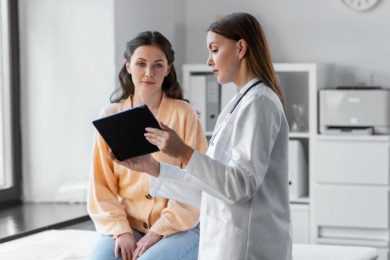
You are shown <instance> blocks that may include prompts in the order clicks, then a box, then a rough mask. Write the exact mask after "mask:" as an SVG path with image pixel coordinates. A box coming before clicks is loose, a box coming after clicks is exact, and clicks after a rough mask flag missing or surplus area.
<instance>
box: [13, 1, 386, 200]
mask: <svg viewBox="0 0 390 260" xmlns="http://www.w3.org/2000/svg"><path fill="white" fill-rule="evenodd" d="M19 6H20V20H21V21H20V40H21V46H20V47H21V66H22V67H21V74H22V75H21V76H22V78H21V81H22V86H21V93H22V97H21V98H22V138H23V140H22V141H23V162H22V163H23V178H24V179H23V185H24V197H25V199H26V200H34V201H50V200H56V199H61V198H62V199H72V196H74V197H76V198H78V197H80V196H81V193H77V192H74V193H72V190H71V189H70V190H67V189H66V188H67V187H68V188H69V187H70V188H72V186H73V187H74V189H75V190H77V188H78V187H77V185H78V184H80V187H82V185H85V183H86V181H87V178H88V174H89V168H90V161H91V155H90V154H91V145H92V138H93V128H92V125H91V123H90V122H91V120H93V119H94V118H95V117H96V115H97V113H98V111H100V110H101V108H102V107H103V106H104V104H106V103H107V102H108V97H109V95H110V94H111V91H112V90H113V89H114V86H115V85H117V80H116V78H117V73H118V71H119V68H120V66H121V65H122V53H123V51H124V47H125V43H126V42H127V41H128V40H129V39H131V38H133V37H134V36H135V35H136V34H137V33H139V32H141V31H144V30H159V31H161V32H162V33H163V34H164V35H166V36H167V37H168V38H169V39H170V40H171V42H172V44H173V46H174V49H175V51H176V63H175V65H176V68H177V70H178V73H179V78H181V76H180V75H181V65H182V64H184V63H205V62H206V58H207V50H206V43H205V36H206V29H207V26H208V25H209V24H210V23H211V22H212V21H214V20H215V19H216V18H217V17H219V16H222V15H225V14H227V13H231V12H236V11H246V12H250V13H252V14H254V15H255V16H256V17H257V18H259V19H260V21H261V23H262V24H263V26H264V28H265V31H266V33H267V36H268V39H269V42H270V45H271V49H272V54H273V59H274V61H275V62H319V63H324V64H328V65H332V70H331V71H330V72H331V73H330V74H328V75H329V76H330V78H329V79H328V83H329V86H336V85H338V84H356V83H360V82H363V83H366V84H370V83H374V84H378V85H383V86H385V87H390V66H388V61H387V58H388V57H390V49H389V48H388V47H387V46H390V20H389V19H388V14H389V13H390V3H389V2H388V1H381V3H380V4H379V6H378V7H377V8H375V9H374V10H372V11H370V12H367V13H356V12H354V11H352V10H350V9H348V8H346V7H345V6H344V5H343V4H342V2H341V1H339V0H334V1H311V0H301V1H285V0H274V1H266V0H242V1H236V0H214V1H208V0H198V1H190V0H163V1H162V0H161V1H156V0H132V1H128V0H111V1H110V0H56V1H53V0H20V1H19ZM371 75H374V78H373V80H372V78H371ZM371 81H373V82H371ZM61 191H64V193H62V194H61ZM66 196H70V198H69V197H68V198H66ZM73 199H74V198H73Z"/></svg>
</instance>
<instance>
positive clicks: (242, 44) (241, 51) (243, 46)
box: [237, 39, 248, 60]
mask: <svg viewBox="0 0 390 260" xmlns="http://www.w3.org/2000/svg"><path fill="white" fill-rule="evenodd" d="M237 48H238V58H239V59H240V60H241V59H243V58H244V57H245V54H246V52H247V51H248V43H247V42H246V41H245V40H244V39H240V40H239V41H238V42H237Z"/></svg>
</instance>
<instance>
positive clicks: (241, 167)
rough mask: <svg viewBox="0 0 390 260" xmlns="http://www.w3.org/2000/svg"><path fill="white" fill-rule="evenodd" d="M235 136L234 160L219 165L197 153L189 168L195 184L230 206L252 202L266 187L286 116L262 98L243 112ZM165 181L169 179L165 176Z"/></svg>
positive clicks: (187, 170)
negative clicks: (247, 201) (259, 190)
mask: <svg viewBox="0 0 390 260" xmlns="http://www.w3.org/2000/svg"><path fill="white" fill-rule="evenodd" d="M239 112H240V115H237V116H238V121H237V122H236V124H235V126H236V129H234V130H233V134H232V139H231V142H232V145H231V147H232V150H231V151H224V152H230V153H231V156H230V157H231V158H230V159H229V161H227V162H219V161H217V160H214V159H212V158H210V157H208V156H206V155H202V154H200V153H198V152H194V153H193V155H192V157H191V160H190V161H189V163H188V165H187V167H186V173H187V174H188V175H190V176H191V179H192V181H193V183H194V184H196V185H197V186H198V187H199V188H200V189H202V190H203V191H205V192H207V193H209V194H210V195H212V196H214V197H217V198H219V199H221V200H223V201H225V202H226V203H230V204H233V203H236V202H238V201H242V200H248V199H251V198H252V197H253V195H254V193H255V192H256V191H257V190H258V189H259V187H260V185H261V184H262V183H263V180H264V178H265V174H266V172H267V170H268V166H269V163H270V158H271V153H272V151H273V147H274V143H275V140H276V138H277V136H278V134H279V130H280V126H281V118H282V113H281V112H280V111H279V110H278V109H277V108H276V106H275V104H274V103H273V102H272V101H271V100H269V99H268V98H265V97H260V98H258V99H257V100H255V101H254V102H252V103H251V104H249V105H248V106H247V107H246V108H244V109H243V110H241V111H239ZM160 175H161V176H162V177H163V178H164V176H165V175H166V174H165V173H164V172H161V173H160Z"/></svg>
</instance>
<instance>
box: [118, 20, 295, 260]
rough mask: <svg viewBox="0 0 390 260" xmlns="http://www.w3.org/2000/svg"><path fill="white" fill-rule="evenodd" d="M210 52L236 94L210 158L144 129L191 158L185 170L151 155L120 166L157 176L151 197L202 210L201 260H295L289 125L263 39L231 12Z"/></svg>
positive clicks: (169, 134)
mask: <svg viewBox="0 0 390 260" xmlns="http://www.w3.org/2000/svg"><path fill="white" fill-rule="evenodd" d="M207 47H208V50H209V58H208V65H209V66H211V68H212V70H213V72H214V73H215V75H216V77H217V80H218V82H219V83H221V84H225V83H228V82H233V83H234V84H235V85H236V86H237V88H238V94H237V95H236V96H235V97H234V98H233V99H232V100H231V101H230V102H229V103H228V104H227V105H226V107H225V108H224V109H223V111H222V112H221V114H220V116H219V118H218V121H217V124H216V127H215V130H214V133H213V136H212V138H211V140H210V146H209V149H208V151H207V154H206V155H203V154H201V153H199V152H196V151H194V150H193V149H192V148H191V147H189V146H188V145H186V144H185V143H184V142H183V141H182V140H181V139H180V138H179V137H178V135H177V134H176V133H175V132H174V131H173V130H172V129H170V128H168V127H167V126H165V125H164V124H161V125H162V130H158V129H149V128H147V129H146V130H147V132H146V133H145V136H146V138H147V140H149V142H151V143H153V144H155V145H157V146H158V147H159V148H160V150H162V151H163V152H165V153H167V154H170V155H171V156H179V155H180V156H183V155H184V156H185V157H187V158H188V159H189V163H188V165H187V166H186V168H184V169H180V168H178V167H175V166H173V165H169V164H164V163H159V162H157V161H156V160H154V159H153V157H152V156H149V155H147V156H141V157H137V158H133V159H129V160H126V161H123V162H121V163H122V165H124V166H126V167H128V168H131V169H133V170H137V171H141V172H145V173H147V174H149V175H151V176H153V178H150V179H151V194H152V195H153V196H158V197H167V198H173V199H176V200H178V201H182V202H186V203H190V204H192V205H194V206H197V207H200V212H201V213H200V246H199V259H201V260H210V259H212V260H229V259H231V260H255V259H256V260H257V259H261V260H290V259H291V258H292V257H291V236H290V214H289V199H288V179H287V151H288V149H287V144H288V124H287V120H286V117H285V113H284V106H283V101H282V91H281V89H280V87H279V86H278V83H277V80H276V76H275V72H274V69H273V66H272V62H271V56H270V51H269V48H268V45H267V42H266V39H265V36H264V32H263V30H262V29H261V26H260V24H259V22H258V21H257V20H256V18H254V17H253V16H252V15H250V14H247V13H233V14H230V15H228V16H226V17H224V18H222V19H221V20H218V21H216V22H214V23H213V24H211V25H210V27H209V29H208V33H207ZM183 191H184V192H183Z"/></svg>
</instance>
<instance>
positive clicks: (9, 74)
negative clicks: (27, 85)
mask: <svg viewBox="0 0 390 260" xmlns="http://www.w3.org/2000/svg"><path fill="white" fill-rule="evenodd" d="M17 28H18V23H17V1H14V0H0V203H4V202H13V201H19V200H20V194H21V175H20V169H21V162H20V127H19V61H18V59H19V57H18V30H17ZM18 160H19V161H18Z"/></svg>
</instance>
